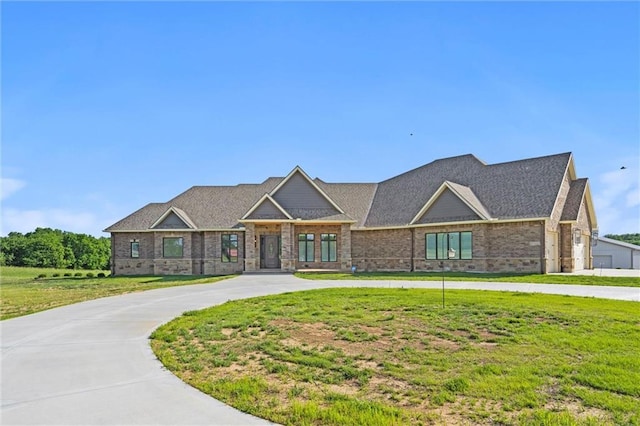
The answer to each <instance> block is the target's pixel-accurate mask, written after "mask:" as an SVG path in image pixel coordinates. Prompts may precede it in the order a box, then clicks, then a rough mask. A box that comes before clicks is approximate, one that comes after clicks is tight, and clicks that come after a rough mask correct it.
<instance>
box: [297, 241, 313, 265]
mask: <svg viewBox="0 0 640 426" xmlns="http://www.w3.org/2000/svg"><path fill="white" fill-rule="evenodd" d="M313 243H314V235H313V234H298V260H299V261H300V262H313V261H314V259H315V253H314V250H313Z"/></svg>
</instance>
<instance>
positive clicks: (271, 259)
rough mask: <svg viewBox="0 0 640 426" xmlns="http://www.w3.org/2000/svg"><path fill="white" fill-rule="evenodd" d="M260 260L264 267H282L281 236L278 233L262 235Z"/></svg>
mask: <svg viewBox="0 0 640 426" xmlns="http://www.w3.org/2000/svg"><path fill="white" fill-rule="evenodd" d="M260 260H261V262H260V263H261V266H262V267H264V268H267V269H273V268H280V237H279V236H278V235H263V236H262V237H260Z"/></svg>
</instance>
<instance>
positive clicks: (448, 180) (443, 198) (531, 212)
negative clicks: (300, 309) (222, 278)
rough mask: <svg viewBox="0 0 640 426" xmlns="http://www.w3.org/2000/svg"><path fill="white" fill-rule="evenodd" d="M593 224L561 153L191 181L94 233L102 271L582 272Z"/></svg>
mask: <svg viewBox="0 0 640 426" xmlns="http://www.w3.org/2000/svg"><path fill="white" fill-rule="evenodd" d="M596 228H597V223H596V216H595V211H594V208H593V203H592V200H591V194H590V190H589V184H588V181H587V179H578V178H577V177H576V173H575V168H574V162H573V156H572V154H571V153H564V154H557V155H551V156H546V157H539V158H531V159H525V160H519V161H513V162H508V163H501V164H493V165H489V164H485V163H484V162H482V161H480V160H479V159H477V158H476V157H474V156H473V155H463V156H459V157H452V158H445V159H441V160H436V161H433V162H431V163H429V164H426V165H424V166H422V167H419V168H417V169H414V170H411V171H408V172H406V173H403V174H401V175H399V176H396V177H393V178H391V179H388V180H385V181H383V182H380V183H327V182H325V181H323V180H321V179H318V178H316V179H311V178H310V177H309V176H308V175H307V174H306V173H305V172H304V170H302V169H301V168H300V167H295V168H294V169H293V170H292V171H291V172H290V173H289V174H288V175H287V176H285V177H270V178H268V179H267V180H265V181H264V182H262V183H258V184H241V185H237V186H194V187H192V188H191V189H188V190H187V191H186V192H184V193H182V194H180V195H178V196H177V197H175V198H173V199H172V200H170V201H168V202H165V203H151V204H148V205H146V206H145V207H143V208H141V209H140V210H138V211H136V212H134V213H132V214H131V215H129V216H127V217H125V218H124V219H122V220H121V221H119V222H117V223H115V224H114V225H112V226H110V227H109V228H107V229H106V230H105V232H110V233H111V250H112V264H111V272H112V273H113V274H114V275H136V274H145V275H146V274H155V275H166V274H204V275H220V274H229V273H238V272H258V271H296V270H308V269H314V270H340V271H352V268H353V267H354V268H356V269H357V271H434V270H436V271H437V270H441V268H443V267H446V268H450V269H451V270H454V271H475V272H533V273H547V272H559V271H573V270H579V269H588V268H592V251H591V238H592V235H593V234H594V231H595V230H596Z"/></svg>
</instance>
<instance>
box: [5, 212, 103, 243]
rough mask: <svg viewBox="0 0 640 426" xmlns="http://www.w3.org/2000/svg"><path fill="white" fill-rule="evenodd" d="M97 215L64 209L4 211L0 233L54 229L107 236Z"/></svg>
mask: <svg viewBox="0 0 640 426" xmlns="http://www.w3.org/2000/svg"><path fill="white" fill-rule="evenodd" d="M102 225H103V224H102V223H101V221H99V220H98V218H97V217H96V215H95V214H93V213H88V212H75V211H70V210H63V209H52V210H19V209H12V208H9V209H3V210H2V228H1V229H0V233H1V234H2V235H6V234H7V233H9V232H21V233H26V232H32V231H34V230H35V229H36V228H53V229H61V230H63V231H69V232H76V233H80V234H90V235H94V236H98V237H99V236H105V235H104V234H102V233H101V231H102V229H103V228H104V226H102Z"/></svg>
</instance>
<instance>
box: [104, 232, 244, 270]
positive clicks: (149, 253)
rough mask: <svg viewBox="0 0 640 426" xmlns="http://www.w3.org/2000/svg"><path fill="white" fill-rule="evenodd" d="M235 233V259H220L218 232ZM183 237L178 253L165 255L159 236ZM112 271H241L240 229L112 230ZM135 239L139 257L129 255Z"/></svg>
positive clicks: (241, 233)
mask: <svg viewBox="0 0 640 426" xmlns="http://www.w3.org/2000/svg"><path fill="white" fill-rule="evenodd" d="M223 234H237V235H238V246H239V247H238V261H237V262H223V261H222V235H223ZM171 237H181V238H183V253H182V257H179V258H171V257H165V256H164V253H163V239H164V238H171ZM111 238H112V247H113V253H114V254H115V256H113V258H112V262H111V272H112V273H113V274H114V275H227V274H234V273H239V272H242V271H243V258H244V240H245V238H244V232H238V231H224V232H223V231H216V232H175V231H172V232H146V233H144V232H141V233H113V235H112V237H111ZM134 242H136V243H138V246H139V257H137V258H133V257H132V253H131V244H132V243H134Z"/></svg>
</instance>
